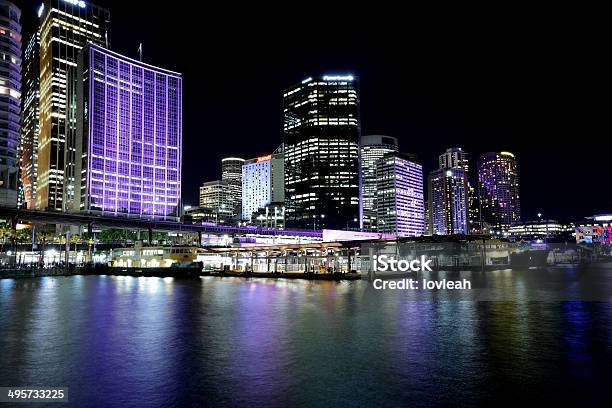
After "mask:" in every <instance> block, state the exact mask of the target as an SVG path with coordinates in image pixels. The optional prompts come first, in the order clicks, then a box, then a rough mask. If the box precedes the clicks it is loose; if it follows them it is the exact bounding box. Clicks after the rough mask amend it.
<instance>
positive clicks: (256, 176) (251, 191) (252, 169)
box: [241, 152, 285, 221]
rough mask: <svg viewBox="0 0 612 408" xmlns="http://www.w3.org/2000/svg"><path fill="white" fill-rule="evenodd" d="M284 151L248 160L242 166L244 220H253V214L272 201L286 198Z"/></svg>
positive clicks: (278, 201)
mask: <svg viewBox="0 0 612 408" xmlns="http://www.w3.org/2000/svg"><path fill="white" fill-rule="evenodd" d="M284 167H285V166H284V156H283V153H282V152H280V153H274V154H269V155H266V156H260V157H257V158H255V159H251V160H247V161H246V162H245V163H244V165H243V166H242V217H241V218H242V220H244V221H253V214H254V213H256V212H258V211H259V210H260V209H262V208H265V207H266V206H267V205H268V204H271V203H273V202H274V203H282V202H283V201H284V200H285V180H284V177H285V172H284Z"/></svg>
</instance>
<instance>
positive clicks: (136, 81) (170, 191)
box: [68, 44, 182, 220]
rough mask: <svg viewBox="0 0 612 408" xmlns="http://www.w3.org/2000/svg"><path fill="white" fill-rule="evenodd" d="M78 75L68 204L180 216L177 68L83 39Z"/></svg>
mask: <svg viewBox="0 0 612 408" xmlns="http://www.w3.org/2000/svg"><path fill="white" fill-rule="evenodd" d="M76 79H77V80H76V84H77V86H76V96H72V93H71V92H69V93H68V94H69V96H70V99H71V100H75V101H76V108H75V130H76V132H75V134H76V137H75V145H74V151H75V156H76V157H77V158H79V159H78V160H76V162H75V175H76V179H77V182H76V183H75V186H74V191H75V200H74V202H73V208H72V209H73V210H76V211H85V212H87V213H95V214H103V215H115V216H126V217H135V218H145V219H159V220H178V219H179V217H180V210H181V206H180V205H181V162H182V77H181V74H179V73H176V72H172V71H168V70H166V69H162V68H158V67H155V66H152V65H149V64H145V63H143V62H141V61H136V60H133V59H131V58H127V57H125V56H123V55H120V54H117V53H115V52H112V51H110V50H107V49H105V48H103V47H100V46H98V45H95V44H88V45H87V46H86V47H85V48H84V49H83V50H82V52H81V55H80V56H79V59H78V65H77V67H76ZM70 148H71V149H72V148H73V147H72V146H70Z"/></svg>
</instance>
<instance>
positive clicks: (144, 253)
mask: <svg viewBox="0 0 612 408" xmlns="http://www.w3.org/2000/svg"><path fill="white" fill-rule="evenodd" d="M203 252H204V251H203V250H202V249H201V248H198V247H195V246H172V247H167V246H142V245H141V244H137V245H135V246H134V247H133V248H117V249H113V250H112V251H111V261H110V262H109V265H108V267H109V273H110V274H117V275H132V276H160V277H162V276H163V277H167V276H171V277H198V276H200V273H201V272H202V267H203V265H202V262H198V261H197V258H198V255H200V254H201V253H203Z"/></svg>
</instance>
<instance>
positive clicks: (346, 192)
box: [283, 75, 360, 229]
mask: <svg viewBox="0 0 612 408" xmlns="http://www.w3.org/2000/svg"><path fill="white" fill-rule="evenodd" d="M283 116H284V123H283V134H284V144H285V207H286V213H285V214H286V225H287V227H288V228H289V227H297V228H311V227H312V226H313V225H316V226H318V227H319V228H336V229H342V228H346V227H347V225H349V226H353V224H354V223H355V221H354V220H357V222H359V184H360V174H359V173H360V172H359V135H360V120H359V89H358V84H357V78H355V77H353V76H351V75H345V76H337V75H333V76H332V75H329V76H323V77H317V78H307V79H305V80H304V81H302V83H300V84H298V85H295V86H293V87H291V88H289V89H287V90H286V91H285V92H284V93H283Z"/></svg>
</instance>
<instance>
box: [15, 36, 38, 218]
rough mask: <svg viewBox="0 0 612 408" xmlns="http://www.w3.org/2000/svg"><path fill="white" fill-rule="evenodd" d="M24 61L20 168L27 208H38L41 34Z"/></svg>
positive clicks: (33, 37) (32, 44) (28, 48)
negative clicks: (37, 177) (36, 204)
mask: <svg viewBox="0 0 612 408" xmlns="http://www.w3.org/2000/svg"><path fill="white" fill-rule="evenodd" d="M23 57H24V60H23V115H22V124H21V145H20V149H19V166H20V172H21V174H20V176H21V188H22V190H23V199H24V204H25V206H26V208H29V209H32V208H35V203H36V176H37V173H38V134H39V133H40V122H39V121H38V118H39V115H40V109H39V100H40V86H39V84H40V82H39V81H40V34H39V33H38V32H36V33H34V34H32V36H31V37H30V39H29V41H28V44H27V45H26V48H25V52H24V55H23Z"/></svg>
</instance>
